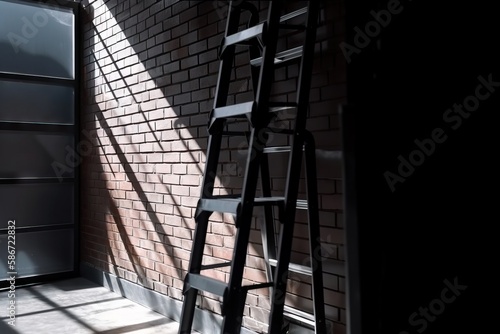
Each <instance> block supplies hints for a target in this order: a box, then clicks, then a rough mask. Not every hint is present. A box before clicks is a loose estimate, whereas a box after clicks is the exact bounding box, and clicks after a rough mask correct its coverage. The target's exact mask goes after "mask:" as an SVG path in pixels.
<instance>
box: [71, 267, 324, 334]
mask: <svg viewBox="0 0 500 334" xmlns="http://www.w3.org/2000/svg"><path fill="white" fill-rule="evenodd" d="M80 275H81V276H82V277H84V278H86V279H88V280H90V281H92V282H94V283H96V284H99V285H101V286H103V287H105V288H107V289H109V290H111V291H113V292H116V293H118V294H120V295H121V296H123V297H125V298H127V299H129V300H131V301H133V302H135V303H137V304H140V305H143V306H145V307H147V308H149V309H151V310H153V311H155V312H158V313H160V314H162V315H164V316H165V317H167V318H169V319H172V320H175V321H177V322H178V321H179V319H180V315H181V310H182V302H180V301H179V300H175V299H172V298H170V297H168V296H165V295H163V294H161V293H158V292H156V291H153V290H150V289H147V288H145V287H143V286H141V285H138V284H136V283H132V282H130V281H127V280H125V279H123V278H120V277H117V276H115V275H113V274H110V273H106V272H103V271H102V270H99V269H97V268H94V267H92V266H91V265H89V264H86V263H82V264H80ZM221 324H222V317H221V316H220V315H217V314H214V313H212V312H209V311H206V310H201V309H198V308H197V309H196V312H195V315H194V321H193V329H194V330H196V331H198V332H200V333H219V331H220V327H221ZM327 327H328V330H327V333H332V329H331V328H332V323H331V322H330V321H328V322H327ZM289 333H290V334H299V333H300V334H314V331H313V330H311V329H309V328H305V327H302V326H299V325H297V324H290V331H289ZM241 334H256V332H254V331H251V330H249V329H246V328H242V329H241Z"/></svg>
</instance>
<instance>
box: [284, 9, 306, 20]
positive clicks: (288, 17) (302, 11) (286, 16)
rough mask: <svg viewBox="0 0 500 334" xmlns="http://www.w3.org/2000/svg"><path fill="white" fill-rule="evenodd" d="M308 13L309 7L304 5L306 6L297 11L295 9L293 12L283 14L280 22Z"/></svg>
mask: <svg viewBox="0 0 500 334" xmlns="http://www.w3.org/2000/svg"><path fill="white" fill-rule="evenodd" d="M306 13H307V7H304V8H301V9H298V10H296V11H293V12H290V13H288V14H285V15H283V16H282V17H281V18H280V22H286V21H288V20H291V19H293V18H296V17H298V16H301V15H304V14H306Z"/></svg>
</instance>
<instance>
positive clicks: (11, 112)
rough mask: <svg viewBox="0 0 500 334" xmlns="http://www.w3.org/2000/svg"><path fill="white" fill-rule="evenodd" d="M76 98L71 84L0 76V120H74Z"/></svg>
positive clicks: (69, 122) (52, 121)
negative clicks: (58, 84)
mask: <svg viewBox="0 0 500 334" xmlns="http://www.w3.org/2000/svg"><path fill="white" fill-rule="evenodd" d="M27 96H29V98H26V97H27ZM73 101H74V93H73V88H72V87H65V86H57V85H47V84H39V83H24V82H19V81H6V80H0V121H11V122H34V123H60V124H73V123H74V113H75V111H74V102H73Z"/></svg>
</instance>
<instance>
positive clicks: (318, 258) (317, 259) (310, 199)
mask: <svg viewBox="0 0 500 334" xmlns="http://www.w3.org/2000/svg"><path fill="white" fill-rule="evenodd" d="M306 134H307V136H306V137H305V168H306V192H307V206H308V207H307V214H308V221H309V224H308V225H309V242H310V243H309V245H310V248H309V254H310V256H311V269H312V293H313V303H314V305H313V307H314V318H315V322H316V324H315V329H316V334H323V333H326V323H325V300H324V296H323V293H324V292H323V258H322V254H321V237H320V226H319V215H318V185H317V181H316V151H315V150H316V147H315V144H314V137H313V136H312V135H311V134H310V133H309V132H306Z"/></svg>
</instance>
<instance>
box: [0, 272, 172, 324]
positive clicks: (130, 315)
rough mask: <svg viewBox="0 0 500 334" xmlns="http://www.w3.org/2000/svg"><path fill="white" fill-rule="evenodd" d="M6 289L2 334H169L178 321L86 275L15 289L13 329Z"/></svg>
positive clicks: (0, 309)
mask: <svg viewBox="0 0 500 334" xmlns="http://www.w3.org/2000/svg"><path fill="white" fill-rule="evenodd" d="M10 300H13V299H9V297H8V294H7V292H6V291H2V292H0V333H1V334H9V333H13V334H16V333H19V334H45V333H47V334H87V333H101V334H121V333H127V334H153V333H154V334H156V333H162V334H170V333H172V334H173V333H177V329H178V323H176V322H175V321H173V320H170V319H168V318H166V317H164V316H162V315H161V314H159V313H156V312H153V311H151V310H150V309H148V308H146V307H143V306H141V305H139V304H136V303H134V302H132V301H130V300H128V299H126V298H123V297H121V296H120V295H118V294H116V293H114V292H111V291H109V290H108V289H106V288H103V287H101V286H99V285H96V284H94V283H93V282H91V281H89V280H87V279H84V278H74V279H69V280H64V281H60V282H55V283H46V284H43V285H34V286H30V287H26V288H18V289H17V290H16V292H15V305H16V316H15V327H14V326H11V325H9V323H8V322H9V320H10V319H9V316H8V309H7V307H8V305H9V301H10Z"/></svg>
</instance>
